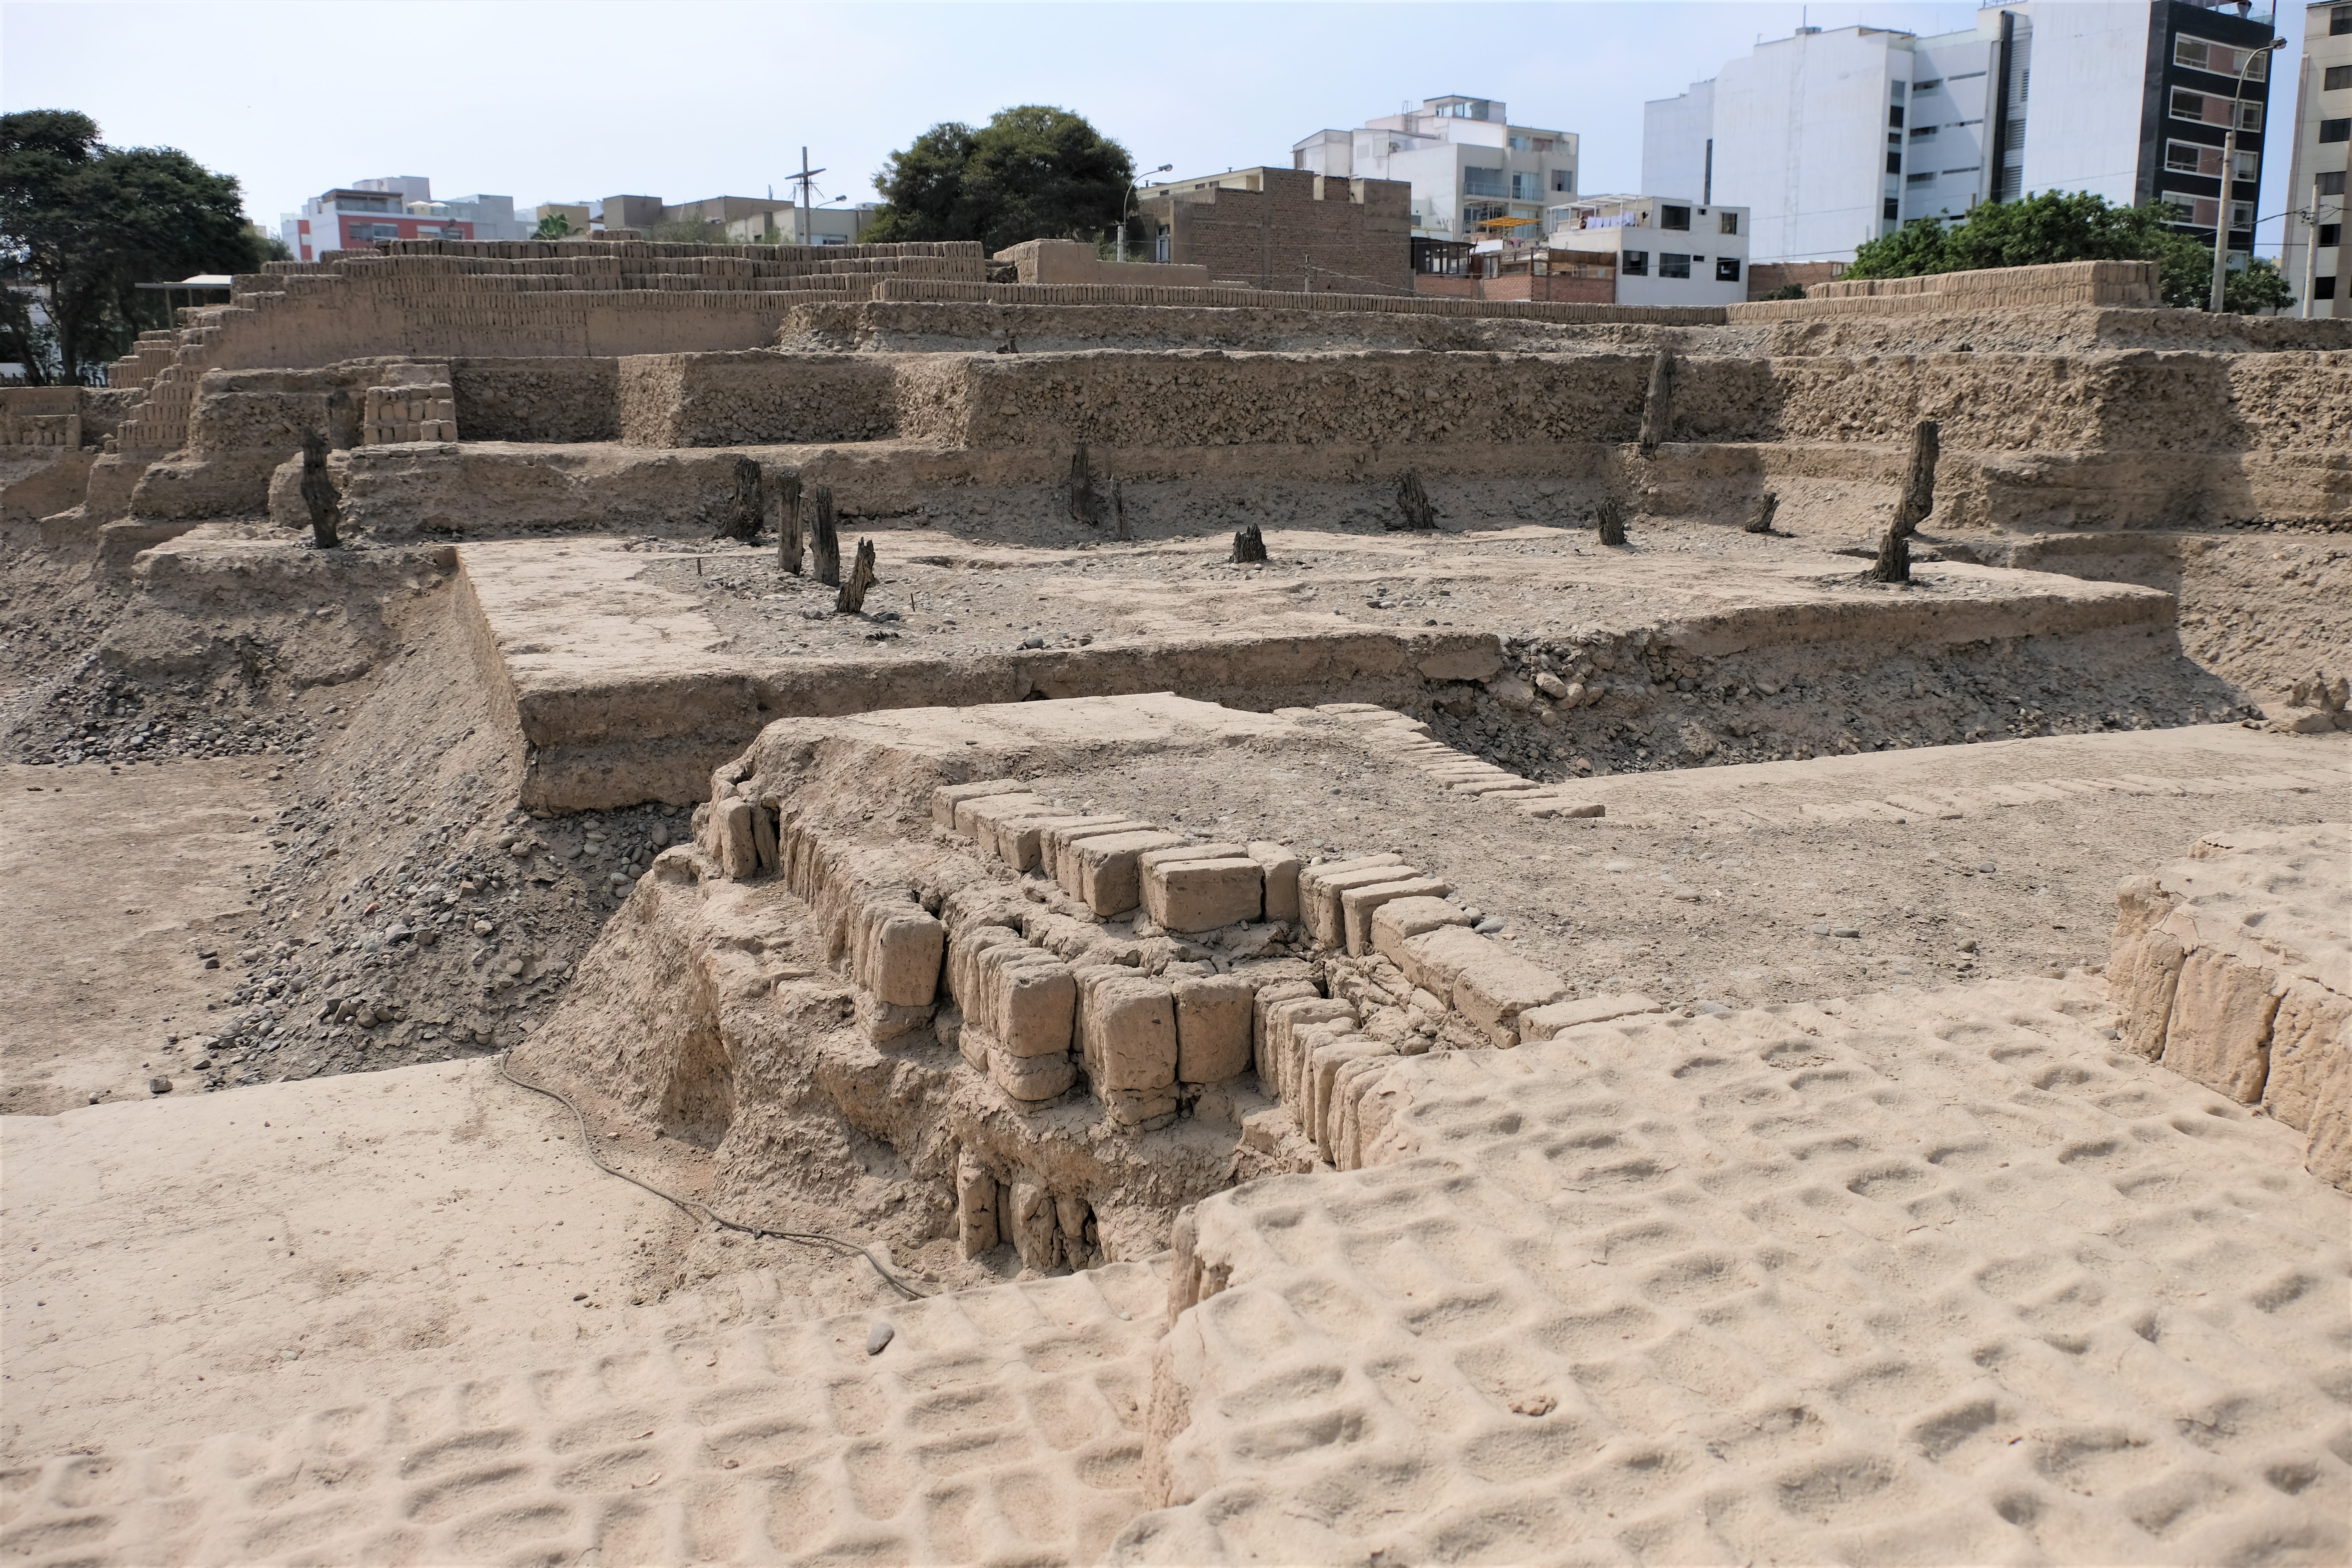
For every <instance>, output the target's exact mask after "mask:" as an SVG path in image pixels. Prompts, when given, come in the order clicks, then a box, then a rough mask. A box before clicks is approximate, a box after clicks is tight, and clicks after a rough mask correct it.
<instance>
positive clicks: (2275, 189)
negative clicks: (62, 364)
mask: <svg viewBox="0 0 2352 1568" xmlns="http://www.w3.org/2000/svg"><path fill="white" fill-rule="evenodd" d="M2283 9H2284V15H2283V16H2282V18H2281V19H2282V21H2284V22H2285V23H2286V24H2287V25H2288V26H2289V28H2290V29H2291V38H2292V41H2291V42H2290V44H2289V46H2288V50H2289V52H2288V54H2287V56H2286V58H2288V59H2293V58H2296V53H2295V51H2296V50H2298V49H2299V48H2300V45H2301V37H2302V23H2303V7H2302V6H2301V5H2292V4H2291V5H2286V6H2284V8H2283ZM1975 11H1976V6H1975V5H1973V4H1970V3H1967V0H1962V3H1958V4H1929V5H1920V4H1910V5H1843V4H1830V5H1820V4H1817V5H1810V6H1801V5H1784V4H1780V3H1778V0H1769V3H1767V0H1758V3H1754V4H1715V5H1667V4H1626V3H1603V0H1592V3H1584V4H1579V3H1569V4H1556V5H1473V4H1458V5H1444V4H1440V5H1364V4H1348V5H1341V4H1330V5H1243V4H1228V5H1113V4H1103V3H1095V4H1086V5H1077V4H1072V5H982V4H970V5H739V4H727V3H715V0H714V3H706V4H695V3H691V0H665V3H663V4H657V5H638V4H629V3H623V0H609V3H602V4H600V3H595V0H588V3H580V0H503V3H499V4H478V3H467V0H368V3H350V4H341V3H338V4H327V3H298V0H280V3H277V4H262V5H253V4H241V5H240V4H219V5H204V4H183V5H107V4H85V5H20V4H0V107H5V108H7V109H12V110H13V109H30V108H68V109H79V110H83V111H85V112H87V113H89V114H90V115H91V116H93V117H94V118H96V120H97V121H98V122H99V124H100V128H101V130H102V132H103V133H104V135H105V137H106V139H107V140H108V141H110V142H115V143H118V144H121V145H147V144H163V145H169V146H175V147H179V148H181V149H183V150H184V151H185V152H187V153H190V154H192V155H193V156H194V157H195V158H196V159H197V160H198V161H200V162H201V163H205V164H206V165H207V166H209V167H211V168H215V169H219V170H223V171H225V172H227V173H230V174H236V176H238V178H240V179H241V180H243V181H244V184H245V191H246V197H247V210H248V211H249V212H250V213H251V214H252V215H253V216H255V217H256V218H257V219H259V220H261V221H262V222H263V223H264V224H265V225H266V226H269V227H271V228H272V229H274V228H275V226H276V223H277V218H278V214H280V213H281V212H285V211H289V210H290V209H292V208H293V207H295V206H297V205H299V204H300V203H301V202H302V201H303V200H304V199H305V198H306V197H309V196H311V195H316V194H317V193H319V192H320V191H321V190H324V189H327V188H329V187H331V186H334V185H339V184H345V183H347V182H349V181H352V180H354V179H361V178H364V177H366V176H369V175H375V174H423V175H426V176H428V177H429V178H431V180H432V181H433V189H434V192H435V194H436V195H468V194H471V193H474V192H478V191H488V192H494V193H497V194H499V195H511V196H513V197H514V198H515V199H516V202H517V204H518V205H531V204H535V203H539V202H543V201H578V200H585V199H593V198H596V197H602V196H606V195H618V194H621V193H629V194H633V195H658V196H662V197H665V198H667V200H670V201H673V202H677V201H683V200H687V199H689V198H692V197H697V196H711V195H762V194H764V193H765V192H766V191H767V189H768V188H769V186H770V185H774V186H775V187H776V188H777V189H778V190H780V191H781V190H782V189H783V179H784V176H785V175H786V174H787V173H789V172H790V171H791V170H793V168H795V167H796V166H797V165H798V163H799V158H800V149H801V146H802V145H803V143H806V144H807V146H808V149H809V159H810V162H811V163H813V164H815V165H818V166H822V167H824V168H825V169H827V170H828V171H829V172H828V173H827V174H824V175H822V176H820V177H819V180H818V185H819V188H820V191H821V194H822V195H827V196H833V195H847V196H849V197H850V198H851V199H853V200H863V199H870V198H871V197H872V195H873V190H872V185H871V183H870V182H871V178H872V175H873V174H874V173H875V172H876V171H877V170H878V169H880V168H881V167H882V162H883V159H884V157H885V156H886V155H887V153H889V152H890V151H891V150H892V149H894V148H898V147H903V146H905V145H906V144H907V142H908V141H909V140H911V139H912V138H913V137H914V136H916V135H917V134H918V133H919V132H921V131H923V130H924V129H925V128H926V127H928V126H930V125H932V124H935V123H937V122H938V121H942V120H962V121H971V122H978V121H983V120H985V119H986V118H987V117H988V116H989V114H990V113H991V112H992V111H993V110H997V109H1001V108H1003V107H1005V106H1006V105H1009V104H1016V103H1034V102H1043V103H1052V104H1058V105H1060V106H1062V107H1063V108H1066V109H1070V110H1076V111H1077V112H1078V113H1081V114H1084V115H1085V116H1087V118H1088V119H1089V120H1091V121H1094V123H1095V124H1096V125H1097V127H1099V128H1100V129H1102V130H1103V131H1104V132H1107V133H1108V134H1109V135H1111V136H1114V137H1116V138H1118V140H1119V141H1120V142H1123V143H1125V144H1126V146H1127V148H1128V150H1129V152H1130V153H1133V154H1134V155H1135V160H1136V163H1137V164H1138V165H1139V167H1142V168H1150V167H1151V166H1152V165H1154V164H1159V163H1174V164H1175V165H1176V173H1177V174H1198V173H1203V172H1214V171H1219V170H1223V169H1227V168H1235V167H1244V166H1247V165H1250V164H1255V163H1275V164H1286V163H1288V162H1289V155H1290V146H1291V143H1292V142H1296V141H1297V140H1298V139H1299V138H1300V137H1302V136H1305V135H1307V133H1308V132H1313V131H1318V130H1320V129H1322V128H1324V127H1326V126H1351V125H1357V124H1360V123H1361V122H1362V121H1365V120H1367V119H1369V118H1370V117H1372V116H1374V115H1379V114H1388V113H1393V112H1395V110H1397V108H1398V107H1399V106H1400V105H1401V104H1402V102H1403V101H1404V100H1420V99H1423V98H1432V97H1437V96H1440V95H1443V94H1447V93H1464V94H1468V95H1472V96H1481V97H1487V98H1496V99H1500V100H1504V101H1505V102H1507V103H1508V104H1509V105H1510V111H1511V117H1512V119H1513V120H1515V121H1518V122H1519V123H1522V124H1532V125H1538V126H1546V127H1551V128H1556V129H1559V130H1565V131H1573V132H1578V133H1579V134H1580V135H1581V136H1582V138H1583V145H1582V168H1581V171H1580V184H1581V185H1582V187H1583V188H1584V189H1585V190H1587V191H1594V192H1598V191H1609V190H1626V191H1630V190H1632V189H1633V188H1634V187H1635V186H1636V185H1637V184H1639V181H1640V174H1641V158H1642V105H1643V100H1647V99H1653V98H1663V97H1667V96H1670V95H1672V94H1674V93H1676V92H1679V91H1681V90H1682V89H1684V88H1685V86H1686V85H1687V84H1689V83H1690V82H1692V81H1694V80H1697V79H1705V78H1706V77H1710V76H1713V75H1714V74H1715V72H1716V69H1717V67H1719V66H1720V65H1721V64H1722V63H1723V62H1724V61H1725V60H1726V59H1727V58H1731V57H1733V56H1735V55H1738V54H1744V53H1746V52H1747V50H1748V48H1749V47H1752V46H1753V45H1754V44H1755V42H1756V40H1757V39H1758V37H1759V36H1760V37H1768V38H1770V37H1787V36H1788V35H1789V33H1790V30H1791V29H1793V28H1794V27H1796V26H1798V25H1799V23H1800V22H1801V21H1802V20H1807V19H1810V20H1811V22H1812V23H1813V24H1814V25H1815V26H1830V27H1837V26H1851V25H1853V24H1854V23H1857V22H1859V23H1865V24H1868V25H1871V26H1885V27H1899V28H1903V29H1906V30H1908V31H1912V32H1918V33H1928V32H1941V31H1948V30H1951V29H1954V28H1958V27H1964V26H1969V23H1970V20H1971V18H1972V17H1973V16H1974V14H1975ZM1808 12H1809V13H1810V16H1809V17H1808V16H1807V13H1808ZM2274 90H2275V91H2277V92H2279V93H2281V94H2283V95H2284V99H2285V100H2286V101H2285V102H2283V103H2279V104H2276V105H2275V106H2274V108H2273V113H2274V114H2277V115H2278V116H2279V117H2280V118H2282V119H2284V116H2285V115H2286V114H2287V113H2288V112H2290V111H2291V110H2289V109H2288V107H2287V104H2289V103H2291V101H2292V95H2293V91H2294V87H2293V77H2292V75H2291V74H2290V73H2285V72H2282V73H2281V77H2280V80H2279V83H2278V86H2277V89H2274ZM2268 162H2269V164H2270V167H2269V170H2268V171H2267V174H2268V177H2267V178H2266V179H2265V180H2264V182H2263V184H2264V190H2263V207H2262V215H2263V217H2265V218H2268V217H2269V216H2271V215H2272V214H2273V213H2275V212H2277V211H2279V210H2280V208H2281V207H2282V206H2283V205H2284V198H2285V189H2286V184H2287V179H2286V175H2287V158H2286V156H2285V154H2284V150H2282V151H2281V152H2280V153H2279V154H2278V155H2277V156H2275V157H2273V158H2272V159H2270V160H2269V161H2268ZM1732 199H1734V200H1736V199H1737V198H1736V197H1733V198H1732ZM2280 228H2281V226H2280V225H2279V224H2277V223H2275V222H2269V223H2265V224H2264V225H2263V229H2262V248H2263V249H2264V250H2266V251H2272V252H2275V251H2276V249H2277V247H2278V240H2279V234H2280Z"/></svg>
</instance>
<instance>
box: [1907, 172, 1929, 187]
mask: <svg viewBox="0 0 2352 1568" xmlns="http://www.w3.org/2000/svg"><path fill="white" fill-rule="evenodd" d="M1935 181H1936V171H1935V170H1933V169H1922V170H1921V171H1919V173H1917V174H1913V175H1910V176H1909V177H1908V178H1906V179H1905V181H1904V182H1903V183H1904V184H1906V185H1929V184H1935Z"/></svg>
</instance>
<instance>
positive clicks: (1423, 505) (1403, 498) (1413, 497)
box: [1396, 468, 1437, 531]
mask: <svg viewBox="0 0 2352 1568" xmlns="http://www.w3.org/2000/svg"><path fill="white" fill-rule="evenodd" d="M1396 499H1397V510H1398V512H1399V513H1401V514H1402V516H1403V519H1404V521H1402V522H1401V523H1399V524H1397V526H1398V527H1399V528H1402V529H1405V530H1408V531H1419V530H1424V529H1433V528H1435V527H1436V526H1437V509H1436V508H1435V507H1433V506H1432V505H1430V504H1429V492H1428V491H1427V490H1426V489H1423V488H1422V483H1421V471H1420V470H1419V469H1417V468H1407V469H1406V470H1405V471H1404V472H1403V473H1402V474H1400V475H1399V476H1397V489H1396Z"/></svg>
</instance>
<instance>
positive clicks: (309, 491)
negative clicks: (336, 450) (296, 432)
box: [302, 426, 342, 550]
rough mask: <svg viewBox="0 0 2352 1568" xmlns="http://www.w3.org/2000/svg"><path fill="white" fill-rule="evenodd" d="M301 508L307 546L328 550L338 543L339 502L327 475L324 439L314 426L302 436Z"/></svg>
mask: <svg viewBox="0 0 2352 1568" xmlns="http://www.w3.org/2000/svg"><path fill="white" fill-rule="evenodd" d="M302 507H303V510H306V511H308V512H309V513H310V542H311V543H312V544H314V545H316V546H318V547H319V548H320V549H321V550H332V549H333V548H334V547H335V546H336V544H337V543H339V542H341V540H340V535H339V534H338V532H337V528H338V525H339V524H340V523H341V521H342V518H341V513H342V499H341V497H340V496H338V495H336V494H335V480H334V477H333V476H332V475H331V474H329V473H328V472H327V438H326V437H324V436H322V435H320V433H319V431H318V428H317V426H312V427H310V428H309V429H307V430H304V431H303V432H302Z"/></svg>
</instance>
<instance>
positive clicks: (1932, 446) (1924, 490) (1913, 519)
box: [1894, 419, 1943, 537]
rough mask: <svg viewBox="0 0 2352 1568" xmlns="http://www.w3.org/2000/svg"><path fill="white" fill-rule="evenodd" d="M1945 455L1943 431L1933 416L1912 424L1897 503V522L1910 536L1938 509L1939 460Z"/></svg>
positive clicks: (1899, 527)
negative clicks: (1909, 454) (1909, 447)
mask: <svg viewBox="0 0 2352 1568" xmlns="http://www.w3.org/2000/svg"><path fill="white" fill-rule="evenodd" d="M1942 456H1943V431H1942V428H1941V426H1938V425H1937V423H1936V422H1935V421H1934V420H1933V419H1922V420H1920V421H1919V423H1918V424H1916V425H1915V426H1912V427H1911V456H1910V459H1909V460H1908V461H1907V462H1906V463H1905V464H1904V465H1903V497H1902V499H1901V500H1898V501H1896V502H1895V522H1894V526H1895V528H1896V529H1898V530H1900V531H1902V532H1903V533H1904V534H1905V535H1906V537H1907V536H1909V535H1911V534H1914V533H1916V532H1918V531H1919V525H1920V524H1921V523H1923V522H1925V521H1927V514H1928V513H1929V512H1931V511H1933V510H1936V463H1937V459H1938V458H1941V457H1942Z"/></svg>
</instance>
